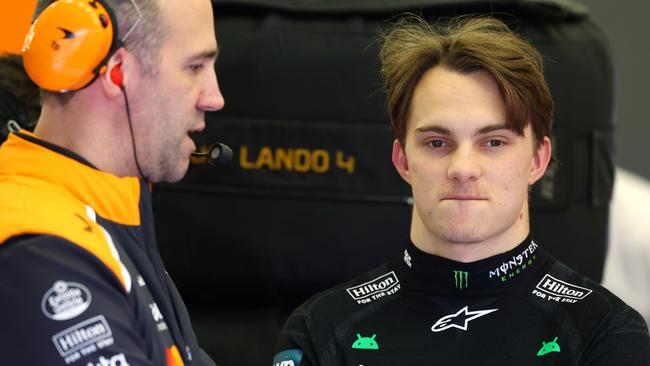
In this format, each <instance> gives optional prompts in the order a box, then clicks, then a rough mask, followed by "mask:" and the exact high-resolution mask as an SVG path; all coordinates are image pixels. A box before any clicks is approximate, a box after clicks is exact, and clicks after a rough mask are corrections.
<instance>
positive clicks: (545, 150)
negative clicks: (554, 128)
mask: <svg viewBox="0 0 650 366" xmlns="http://www.w3.org/2000/svg"><path fill="white" fill-rule="evenodd" d="M550 161H551V139H549V138H548V136H544V139H543V140H542V141H541V142H540V144H539V147H538V148H537V150H535V152H534V154H533V161H532V164H531V167H530V177H529V178H528V185H529V186H532V185H533V184H535V182H537V181H538V180H539V179H540V178H542V176H544V173H545V172H546V168H547V167H548V163H549V162H550Z"/></svg>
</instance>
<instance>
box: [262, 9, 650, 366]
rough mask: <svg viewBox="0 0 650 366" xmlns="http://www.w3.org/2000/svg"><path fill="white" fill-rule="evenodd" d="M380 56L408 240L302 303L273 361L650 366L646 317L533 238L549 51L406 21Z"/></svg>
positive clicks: (508, 35)
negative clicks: (406, 196) (404, 188)
mask: <svg viewBox="0 0 650 366" xmlns="http://www.w3.org/2000/svg"><path fill="white" fill-rule="evenodd" d="M381 61H382V74H383V76H384V80H385V86H386V92H387V96H388V110H389V115H390V118H391V124H392V126H393V129H394V131H395V135H396V140H395V142H394V144H393V156H392V161H393V164H394V166H395V168H396V169H397V172H398V173H399V174H400V176H401V177H402V178H403V179H404V180H405V181H406V182H407V183H408V184H409V185H410V186H411V189H412V192H413V206H414V209H413V217H412V222H411V233H410V241H409V240H406V243H405V244H404V246H403V247H402V255H401V256H399V257H397V258H394V259H393V260H391V261H389V262H387V263H385V264H383V265H381V266H380V267H378V268H376V269H374V270H372V271H370V272H369V273H367V274H364V275H362V276H361V277H359V278H357V279H354V280H352V281H350V282H348V283H346V284H343V285H341V286H338V287H336V288H334V289H331V290H328V291H325V292H323V293H321V294H318V295H316V296H314V297H313V298H311V299H310V300H309V301H307V302H306V303H305V304H303V305H302V306H301V307H300V308H298V310H296V311H295V312H294V313H293V314H292V315H291V317H289V319H288V321H287V323H286V325H285V327H284V329H283V331H282V333H281V337H280V338H281V339H280V342H279V347H278V353H277V355H276V356H275V359H274V360H273V365H274V366H279V365H293V366H315V365H319V366H335V365H336V366H339V365H354V366H360V365H365V366H371V365H372V366H382V365H386V366H388V365H400V366H420V365H500V366H508V365H527V366H528V365H540V366H544V365H548V366H550V365H563V366H569V365H573V366H578V365H583V366H587V365H589V366H596V365H601V366H612V365H635V366H646V365H648V364H650V339H649V337H648V331H647V328H646V327H645V324H644V322H643V319H642V318H641V317H640V315H639V314H638V313H637V312H636V311H634V310H633V309H632V308H630V307H629V306H627V305H626V304H625V303H623V302H622V301H621V300H620V299H618V298H616V297H615V296H614V295H612V294H611V293H610V292H608V291H607V290H606V289H604V288H603V287H601V286H599V285H598V284H597V283H594V282H593V281H590V280H589V279H587V278H585V277H584V276H582V275H580V274H578V273H576V272H575V271H573V270H572V269H570V268H568V267H566V266H565V265H563V264H562V263H560V262H558V261H557V260H556V259H554V258H553V257H552V256H551V255H549V254H548V253H546V252H544V250H543V249H542V248H543V243H537V242H536V241H535V240H534V237H533V236H531V233H530V225H529V212H528V191H529V188H530V186H532V185H533V184H534V183H535V182H536V181H537V180H539V179H540V178H541V177H542V176H543V175H544V172H545V171H546V168H547V165H548V164H549V161H550V158H551V141H550V139H549V136H550V131H551V124H552V121H553V100H552V98H551V95H550V92H549V89H548V86H547V84H546V81H545V80H544V74H543V70H542V58H541V55H540V54H539V53H538V52H537V51H536V50H535V49H534V48H533V47H532V46H531V45H530V44H529V43H527V42H526V41H525V40H523V39H521V38H520V37H518V36H517V35H515V34H514V33H512V32H511V31H510V30H509V29H508V27H507V26H506V25H505V24H504V23H502V22H500V21H498V20H496V19H493V18H478V19H472V18H462V19H455V20H453V21H451V22H450V23H449V24H448V26H447V25H440V27H438V28H434V27H432V26H430V25H429V24H428V23H426V22H425V21H424V20H421V19H413V18H406V19H405V20H403V21H401V22H399V23H398V24H397V25H396V26H395V28H394V29H392V30H391V31H390V32H388V33H387V35H386V38H385V43H384V45H383V48H382V52H381ZM533 234H534V233H533Z"/></svg>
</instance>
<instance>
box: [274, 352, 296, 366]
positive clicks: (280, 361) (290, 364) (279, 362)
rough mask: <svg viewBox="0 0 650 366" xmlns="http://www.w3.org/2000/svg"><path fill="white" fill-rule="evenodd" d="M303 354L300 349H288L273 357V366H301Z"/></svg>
mask: <svg viewBox="0 0 650 366" xmlns="http://www.w3.org/2000/svg"><path fill="white" fill-rule="evenodd" d="M302 356H303V352H302V350H299V349H288V350H285V351H282V352H279V353H277V354H276V355H275V357H273V363H272V366H300V362H301V361H302Z"/></svg>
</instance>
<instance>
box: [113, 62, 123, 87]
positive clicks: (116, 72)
mask: <svg viewBox="0 0 650 366" xmlns="http://www.w3.org/2000/svg"><path fill="white" fill-rule="evenodd" d="M111 81H113V83H115V85H117V86H119V87H120V88H121V87H123V86H124V74H122V65H121V64H120V65H116V66H115V67H113V69H112V70H111Z"/></svg>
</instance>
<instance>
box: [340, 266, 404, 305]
mask: <svg viewBox="0 0 650 366" xmlns="http://www.w3.org/2000/svg"><path fill="white" fill-rule="evenodd" d="M399 289H400V283H399V279H398V278H397V276H396V275H395V272H394V271H390V272H388V273H386V274H384V275H381V276H379V277H377V278H375V279H374V280H370V281H368V282H365V283H362V284H360V285H357V286H354V287H350V288H347V289H346V291H347V292H348V294H350V296H351V297H352V299H354V300H356V301H357V303H359V304H368V303H370V302H372V301H373V300H377V299H380V298H382V297H384V296H389V295H393V294H394V293H396V292H397V291H399Z"/></svg>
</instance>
